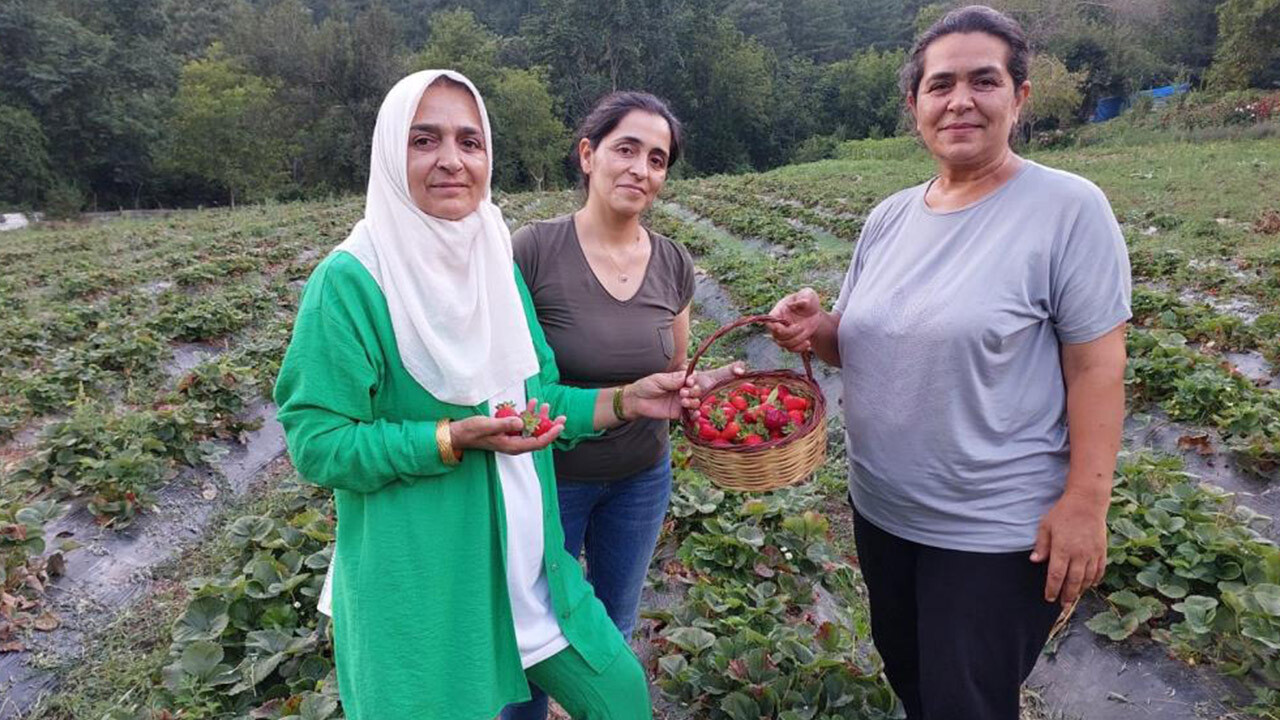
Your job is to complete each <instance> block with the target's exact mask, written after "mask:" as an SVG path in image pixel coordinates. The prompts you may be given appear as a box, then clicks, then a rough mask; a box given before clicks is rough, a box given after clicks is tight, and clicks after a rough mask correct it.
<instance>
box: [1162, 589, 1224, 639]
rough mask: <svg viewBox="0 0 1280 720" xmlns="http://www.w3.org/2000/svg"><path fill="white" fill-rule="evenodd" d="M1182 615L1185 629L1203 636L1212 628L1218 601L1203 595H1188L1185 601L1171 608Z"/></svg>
mask: <svg viewBox="0 0 1280 720" xmlns="http://www.w3.org/2000/svg"><path fill="white" fill-rule="evenodd" d="M1173 609H1174V610H1177V611H1178V612H1180V613H1182V615H1183V618H1184V619H1185V623H1186V625H1187V627H1189V628H1190V629H1191V630H1193V631H1195V632H1196V633H1200V634H1204V633H1207V632H1209V631H1210V630H1211V629H1212V627H1213V618H1214V616H1215V615H1216V614H1217V612H1218V600H1217V599H1216V598H1211V597H1205V596H1203V595H1190V596H1188V597H1187V599H1185V600H1183V601H1182V602H1180V603H1177V604H1175V605H1174V606H1173Z"/></svg>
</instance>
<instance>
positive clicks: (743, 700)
mask: <svg viewBox="0 0 1280 720" xmlns="http://www.w3.org/2000/svg"><path fill="white" fill-rule="evenodd" d="M720 711H721V712H723V713H724V714H725V715H728V716H729V717H730V718H731V720H760V706H759V705H757V704H756V701H755V700H752V699H751V698H750V697H748V696H747V695H746V694H745V693H743V692H731V693H729V694H728V695H726V696H725V697H724V699H723V700H721V701H720Z"/></svg>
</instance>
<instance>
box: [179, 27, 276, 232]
mask: <svg viewBox="0 0 1280 720" xmlns="http://www.w3.org/2000/svg"><path fill="white" fill-rule="evenodd" d="M276 89H277V87H276V84H275V83H272V82H270V81H268V80H265V79H263V78H260V77H258V76H256V75H253V74H252V73H250V72H249V71H248V70H247V69H245V67H244V66H243V65H242V64H240V63H239V62H237V61H235V60H232V59H230V58H227V57H226V56H225V54H224V52H223V50H222V47H221V45H219V44H217V43H215V44H214V45H213V46H212V47H211V48H210V52H209V55H208V57H206V58H204V59H198V60H192V61H191V62H189V63H187V64H186V65H184V66H183V68H182V77H181V80H180V81H179V85H178V95H177V98H175V102H174V105H175V112H174V116H173V119H172V125H171V127H170V135H169V138H168V145H167V148H166V150H167V152H166V154H165V161H166V164H167V165H168V166H169V167H170V168H172V169H173V170H174V171H176V172H183V173H189V174H192V175H197V176H200V177H203V178H206V179H208V180H211V181H213V182H216V183H218V184H219V185H221V186H222V187H224V188H225V189H226V191H227V194H228V198H229V200H230V202H231V206H232V207H235V204H236V199H237V197H239V198H241V199H244V198H245V197H250V198H257V197H268V196H270V194H271V193H272V192H273V191H275V190H277V189H278V188H279V187H280V186H281V185H282V184H283V183H284V181H285V180H286V178H287V174H286V172H285V171H286V158H287V157H288V154H289V147H288V143H287V142H286V141H285V140H284V139H283V135H282V133H281V131H280V130H281V129H280V128H279V126H278V109H279V108H278V106H277V105H276V104H275V103H274V102H273V100H274V96H275V94H276Z"/></svg>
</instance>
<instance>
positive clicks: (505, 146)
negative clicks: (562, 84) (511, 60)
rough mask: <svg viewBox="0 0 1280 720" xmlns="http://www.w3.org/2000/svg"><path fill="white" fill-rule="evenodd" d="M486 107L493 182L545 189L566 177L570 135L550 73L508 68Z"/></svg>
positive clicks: (544, 69)
mask: <svg viewBox="0 0 1280 720" xmlns="http://www.w3.org/2000/svg"><path fill="white" fill-rule="evenodd" d="M487 104H488V110H489V119H490V123H491V124H492V126H493V128H492V129H493V136H494V138H493V143H494V157H495V158H497V161H496V167H494V172H493V176H494V182H495V184H497V185H499V186H500V187H503V188H513V187H528V186H529V185H532V186H533V187H534V188H535V189H537V190H542V189H543V188H544V187H545V186H546V185H548V184H551V185H558V184H559V183H560V181H561V180H562V179H563V178H564V159H565V156H566V155H567V154H568V151H569V130H568V129H567V128H565V126H564V123H562V122H561V121H560V117H559V113H558V112H557V110H556V105H555V100H554V99H553V98H552V97H551V88H550V86H549V84H548V82H547V71H546V68H532V69H529V70H519V69H514V68H505V69H503V70H502V71H501V72H500V73H499V75H498V80H497V82H496V83H495V86H494V89H493V92H492V93H491V95H490V101H489V102H488V103H487Z"/></svg>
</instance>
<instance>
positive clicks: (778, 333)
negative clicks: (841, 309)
mask: <svg viewBox="0 0 1280 720" xmlns="http://www.w3.org/2000/svg"><path fill="white" fill-rule="evenodd" d="M769 314H770V315H772V316H773V317H776V318H778V319H780V320H783V321H784V322H785V323H786V324H785V325H783V324H778V323H774V324H770V325H769V334H770V335H772V336H773V341H774V342H776V343H778V345H779V346H781V347H782V348H783V349H785V350H790V351H791V352H796V353H798V352H804V351H805V350H809V349H810V347H811V343H810V339H811V338H812V337H813V334H814V333H815V332H817V330H818V326H819V325H821V323H822V319H823V314H824V313H823V312H822V303H821V301H820V300H819V299H818V293H817V292H815V291H814V290H813V288H804V289H803V290H800V291H797V292H794V293H791V294H790V295H788V296H786V297H784V298H782V299H781V300H779V301H778V303H777V304H776V305H774V306H773V310H770V311H769Z"/></svg>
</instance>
